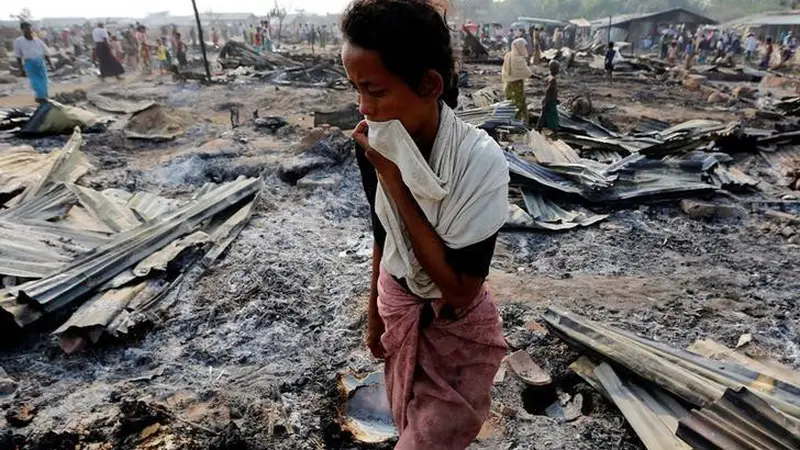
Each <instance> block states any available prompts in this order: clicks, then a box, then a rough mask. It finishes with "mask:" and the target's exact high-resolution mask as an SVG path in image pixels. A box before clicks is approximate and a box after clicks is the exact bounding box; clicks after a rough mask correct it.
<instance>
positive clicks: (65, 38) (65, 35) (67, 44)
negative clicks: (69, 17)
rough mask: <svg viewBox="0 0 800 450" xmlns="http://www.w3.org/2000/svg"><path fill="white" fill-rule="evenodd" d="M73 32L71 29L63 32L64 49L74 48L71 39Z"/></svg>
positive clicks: (65, 29)
mask: <svg viewBox="0 0 800 450" xmlns="http://www.w3.org/2000/svg"><path fill="white" fill-rule="evenodd" d="M70 34H71V32H70V31H69V28H64V29H63V30H61V42H62V45H63V46H64V48H66V49H69V48H71V47H72V39H71V37H70Z"/></svg>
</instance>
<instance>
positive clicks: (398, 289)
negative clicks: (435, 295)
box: [378, 268, 506, 450]
mask: <svg viewBox="0 0 800 450" xmlns="http://www.w3.org/2000/svg"><path fill="white" fill-rule="evenodd" d="M424 304H425V301H424V300H422V299H420V298H419V297H416V296H414V295H412V294H410V293H409V292H408V291H407V290H406V289H405V288H403V286H401V285H400V284H399V283H398V282H397V281H396V280H395V279H394V278H392V276H391V275H390V274H388V273H387V272H386V271H385V270H383V269H382V268H381V273H380V277H379V279H378V312H379V313H380V316H381V318H382V319H383V322H384V324H385V326H386V332H385V333H384V334H383V336H382V337H381V343H382V344H383V347H384V349H385V350H386V367H385V372H386V392H387V395H388V396H389V404H390V405H391V407H392V416H393V417H394V421H395V425H396V426H397V429H398V431H399V432H400V439H399V441H398V442H397V446H396V447H395V449H396V450H464V449H465V448H466V447H467V446H468V445H469V444H470V443H471V442H472V440H473V439H475V437H476V436H477V435H478V432H480V429H481V426H482V425H483V422H484V420H486V417H487V415H488V414H489V406H490V404H491V394H492V382H493V380H494V376H495V373H496V372H497V369H498V367H499V366H500V361H501V360H502V359H503V357H504V356H505V354H506V344H505V340H504V338H503V333H502V330H501V326H500V317H499V315H498V313H497V308H496V307H495V304H494V299H493V298H492V295H491V293H490V292H489V289H488V288H487V286H486V285H485V284H484V286H483V287H482V288H481V290H480V292H479V293H478V295H477V297H476V298H475V300H474V301H473V302H472V304H471V305H470V306H468V307H466V308H463V309H461V310H458V311H457V317H458V318H457V319H456V320H449V319H446V318H443V317H439V311H440V310H441V308H442V306H444V302H443V301H442V300H435V301H434V302H433V304H432V306H433V310H434V311H435V313H436V318H435V319H434V320H433V322H431V324H430V325H428V326H427V327H425V328H424V329H422V330H420V315H421V312H422V308H423V305H424Z"/></svg>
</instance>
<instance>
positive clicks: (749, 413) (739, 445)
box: [677, 387, 800, 450]
mask: <svg viewBox="0 0 800 450" xmlns="http://www.w3.org/2000/svg"><path fill="white" fill-rule="evenodd" d="M677 435H678V437H680V438H681V439H683V440H684V441H686V442H688V443H689V444H691V446H692V447H693V448H695V449H697V450H797V449H798V448H800V434H798V433H797V431H796V423H792V422H791V421H790V419H788V418H787V417H785V416H784V415H782V414H780V413H779V412H778V411H775V410H774V409H773V408H771V407H770V406H769V405H768V404H767V403H766V402H765V401H764V400H762V399H760V398H758V396H756V395H754V394H753V393H752V392H750V391H749V390H748V389H746V388H744V387H742V388H740V389H738V390H734V389H727V390H726V391H725V394H724V395H723V396H722V398H721V399H719V400H718V401H716V402H714V403H713V404H712V405H710V406H708V407H706V408H702V409H699V410H694V411H692V412H691V413H690V414H689V416H688V417H685V418H683V419H681V421H680V425H679V427H678V430H677Z"/></svg>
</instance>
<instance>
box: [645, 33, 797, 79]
mask: <svg viewBox="0 0 800 450" xmlns="http://www.w3.org/2000/svg"><path fill="white" fill-rule="evenodd" d="M656 45H658V47H659V50H660V56H661V58H662V59H665V60H667V61H669V62H670V64H672V65H676V64H678V63H679V62H680V61H686V62H687V64H690V63H691V62H692V61H695V60H696V61H697V62H698V63H699V64H720V65H728V66H733V65H734V62H735V61H736V60H739V61H740V62H742V63H744V64H752V65H758V66H759V67H760V68H762V69H766V68H769V67H771V66H772V65H773V58H774V56H773V55H775V52H776V48H777V50H779V55H780V60H779V61H778V62H777V63H776V64H781V63H784V62H786V61H789V60H790V59H791V58H792V57H793V56H794V53H795V50H796V49H797V39H796V38H795V37H794V36H793V35H792V32H784V33H781V34H780V36H779V37H778V39H777V42H776V41H774V40H773V39H772V38H771V37H767V38H765V39H762V38H759V37H758V36H757V35H756V34H755V33H753V32H747V33H741V32H739V31H737V30H720V29H717V28H705V29H703V28H701V29H698V30H697V31H696V32H695V33H692V32H691V31H689V30H687V29H685V27H683V26H670V27H668V28H666V29H664V30H662V32H661V34H660V36H659V37H658V38H657V39H656V37H654V36H650V37H647V38H645V39H644V42H643V43H642V47H643V48H645V49H651V48H653V47H654V46H656Z"/></svg>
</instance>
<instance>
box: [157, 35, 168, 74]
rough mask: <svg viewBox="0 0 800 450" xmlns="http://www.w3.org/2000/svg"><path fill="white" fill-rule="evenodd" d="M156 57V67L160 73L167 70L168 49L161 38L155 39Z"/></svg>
mask: <svg viewBox="0 0 800 450" xmlns="http://www.w3.org/2000/svg"><path fill="white" fill-rule="evenodd" d="M156 59H158V69H159V71H160V72H161V74H162V75H163V74H165V73H167V72H169V50H167V46H166V44H164V40H163V39H161V38H158V39H157V40H156Z"/></svg>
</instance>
